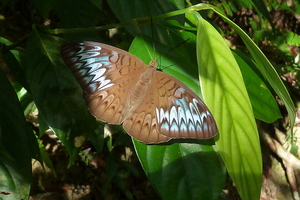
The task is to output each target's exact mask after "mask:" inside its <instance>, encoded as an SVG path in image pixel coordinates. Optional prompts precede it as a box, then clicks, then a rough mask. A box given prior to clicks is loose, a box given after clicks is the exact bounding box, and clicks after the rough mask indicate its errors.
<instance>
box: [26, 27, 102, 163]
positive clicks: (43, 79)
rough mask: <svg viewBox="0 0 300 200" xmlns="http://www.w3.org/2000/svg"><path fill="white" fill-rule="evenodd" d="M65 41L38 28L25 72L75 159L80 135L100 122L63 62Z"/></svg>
mask: <svg viewBox="0 0 300 200" xmlns="http://www.w3.org/2000/svg"><path fill="white" fill-rule="evenodd" d="M61 45H62V42H61V41H59V40H58V38H55V37H52V36H49V35H45V34H44V33H42V32H39V31H38V30H36V29H34V30H33V32H32V34H31V35H30V37H29V40H28V43H27V50H26V68H25V73H26V76H27V81H28V84H29V86H30V92H31V94H32V97H33V99H34V101H35V103H36V105H37V107H38V109H39V113H40V115H41V116H42V118H43V119H44V120H45V121H46V122H47V123H48V125H49V126H50V127H51V128H52V129H53V130H54V132H55V133H56V135H57V136H58V137H59V139H60V140H61V141H62V142H63V144H64V145H65V146H66V148H67V150H68V152H69V154H70V163H72V161H73V160H74V159H75V158H76V156H77V154H78V152H79V148H77V147H78V145H77V143H76V141H77V140H76V139H78V138H81V137H80V136H84V137H87V136H88V135H89V134H90V133H93V132H94V130H95V128H96V127H97V124H96V123H95V119H94V118H93V117H92V116H91V115H90V113H89V111H88V110H87V107H86V105H85V103H84V101H83V99H82V92H81V89H80V88H79V85H78V84H77V82H76V80H75V78H74V77H73V76H72V74H71V72H70V70H69V69H68V67H66V66H65V65H64V64H63V62H62V59H61V57H60V47H61Z"/></svg>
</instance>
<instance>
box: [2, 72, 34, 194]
mask: <svg viewBox="0 0 300 200" xmlns="http://www.w3.org/2000/svg"><path fill="white" fill-rule="evenodd" d="M0 82H1V83H0V94H1V98H0V107H1V109H0V174H1V182H0V191H1V193H0V199H28V198H29V189H30V185H31V152H30V145H32V144H31V143H30V139H29V134H31V133H30V132H28V127H27V123H26V120H25V118H24V114H23V111H22V109H21V106H20V103H19V101H18V98H17V96H16V94H15V92H14V89H13V87H12V86H11V84H10V83H9V81H8V79H7V78H6V76H5V75H4V74H3V72H2V70H0Z"/></svg>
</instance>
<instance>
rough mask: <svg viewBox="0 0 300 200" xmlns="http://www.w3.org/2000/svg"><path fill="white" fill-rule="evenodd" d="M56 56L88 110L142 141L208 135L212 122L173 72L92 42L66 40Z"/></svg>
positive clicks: (213, 132) (213, 130)
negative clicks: (68, 70) (79, 88)
mask: <svg viewBox="0 0 300 200" xmlns="http://www.w3.org/2000/svg"><path fill="white" fill-rule="evenodd" d="M61 56H62V58H63V60H64V62H65V64H66V65H67V66H68V67H69V68H70V69H71V71H72V72H73V74H74V76H75V77H76V79H77V81H78V82H79V84H80V85H81V88H82V89H83V91H84V94H83V98H84V99H85V102H86V104H87V106H88V107H89V109H90V111H91V113H92V114H93V115H94V116H95V117H96V118H98V119H99V120H101V121H104V122H107V123H109V124H122V126H123V128H124V130H125V131H126V132H127V133H128V134H129V135H130V136H132V137H134V138H135V139H137V140H139V141H141V142H144V143H146V144H155V143H162V142H167V141H169V140H170V139H173V138H195V139H208V138H212V137H214V136H215V135H216V133H217V126H216V122H215V120H214V118H213V116H212V114H211V112H210V111H209V109H208V108H207V106H206V105H205V104H204V102H203V101H202V100H201V99H200V98H199V97H198V96H197V95H196V94H195V93H194V92H193V91H192V90H191V89H189V88H188V87H187V86H186V85H184V84H183V83H182V82H180V81H179V80H178V79H176V78H174V77H173V76H171V75H169V74H167V73H164V72H162V71H158V70H157V69H156V68H157V65H158V63H157V60H152V61H151V62H150V64H149V65H146V64H144V62H143V61H141V60H140V59H139V58H137V57H136V56H134V55H133V54H130V53H129V52H126V51H124V50H121V49H119V48H116V47H113V46H110V45H106V44H102V43H97V42H87V41H85V42H78V43H69V44H65V45H63V46H62V48H61Z"/></svg>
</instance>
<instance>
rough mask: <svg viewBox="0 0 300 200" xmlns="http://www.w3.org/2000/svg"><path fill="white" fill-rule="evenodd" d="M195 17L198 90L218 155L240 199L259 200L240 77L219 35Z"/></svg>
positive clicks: (251, 126) (256, 146) (254, 141)
mask: <svg viewBox="0 0 300 200" xmlns="http://www.w3.org/2000/svg"><path fill="white" fill-rule="evenodd" d="M195 16H196V17H197V20H198V35H197V39H198V40H197V56H198V64H199V71H200V80H201V88H202V93H203V97H204V99H205V102H206V104H207V106H208V107H209V108H210V109H211V111H212V113H213V115H214V117H215V119H216V122H217V125H218V129H219V139H218V140H217V141H216V144H217V147H218V150H219V153H220V154H221V156H222V158H223V161H224V162H225V165H226V168H227V170H228V172H229V174H230V177H231V178H232V180H233V182H234V184H235V185H236V187H237V189H238V191H239V193H240V195H241V197H242V199H244V200H246V199H259V196H260V189H261V181H262V158H261V150H260V142H259V136H258V131H257V127H256V123H255V118H254V114H253V111H252V107H251V103H250V100H249V97H248V94H247V91H246V87H245V83H244V80H243V77H242V74H241V72H240V69H239V67H238V65H237V63H236V61H235V59H234V57H233V55H232V53H231V51H230V49H229V47H228V46H227V44H226V43H225V41H224V39H223V38H222V37H221V35H220V34H219V33H218V32H217V31H216V30H215V29H214V28H213V26H212V25H210V24H209V23H208V22H207V21H205V20H204V19H202V18H201V17H200V16H199V14H198V13H195Z"/></svg>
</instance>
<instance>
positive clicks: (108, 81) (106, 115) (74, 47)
mask: <svg viewBox="0 0 300 200" xmlns="http://www.w3.org/2000/svg"><path fill="white" fill-rule="evenodd" d="M61 54H62V58H63V60H64V61H65V63H66V64H67V65H68V66H69V67H70V69H71V70H72V72H73V74H74V76H75V77H76V79H77V81H78V82H79V84H80V85H81V87H82V89H83V90H84V92H85V94H84V99H85V101H86V103H87V105H88V107H89V108H90V110H91V113H92V114H93V115H95V116H96V117H97V118H98V119H100V120H101V121H105V122H108V123H110V124H121V123H122V121H123V120H124V118H125V116H126V114H127V113H123V112H122V111H123V108H124V104H125V103H126V100H127V96H128V95H129V93H130V91H131V89H132V87H134V85H135V83H136V82H137V81H138V79H139V75H140V74H141V73H142V72H143V71H144V67H145V64H144V63H143V62H142V61H141V60H140V59H139V58H137V57H135V56H134V55H132V54H130V53H128V52H126V51H123V50H121V49H118V48H115V47H112V46H109V45H105V44H101V43H96V42H81V43H70V44H66V45H64V46H63V47H62V49H61Z"/></svg>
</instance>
